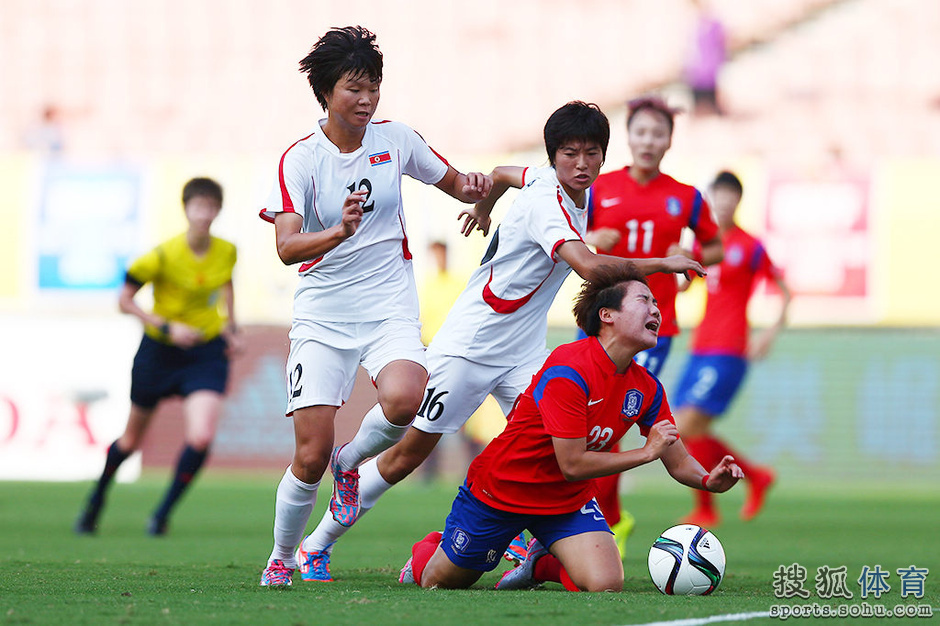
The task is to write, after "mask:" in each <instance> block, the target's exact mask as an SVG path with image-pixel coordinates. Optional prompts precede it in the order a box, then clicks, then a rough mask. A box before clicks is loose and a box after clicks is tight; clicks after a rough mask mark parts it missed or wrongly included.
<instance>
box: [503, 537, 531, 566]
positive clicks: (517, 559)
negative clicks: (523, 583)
mask: <svg viewBox="0 0 940 626" xmlns="http://www.w3.org/2000/svg"><path fill="white" fill-rule="evenodd" d="M525 553H526V539H525V531H522V532H521V533H519V534H518V535H516V538H515V539H513V540H512V542H511V543H510V544H509V547H508V548H506V552H504V553H503V558H504V559H506V560H507V561H512V562H513V563H515V564H516V565H518V564H519V563H522V562H523V561H524V560H525Z"/></svg>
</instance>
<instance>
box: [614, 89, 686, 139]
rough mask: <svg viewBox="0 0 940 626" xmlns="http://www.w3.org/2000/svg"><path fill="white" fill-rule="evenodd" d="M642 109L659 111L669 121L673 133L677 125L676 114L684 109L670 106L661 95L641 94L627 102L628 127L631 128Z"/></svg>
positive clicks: (670, 131)
mask: <svg viewBox="0 0 940 626" xmlns="http://www.w3.org/2000/svg"><path fill="white" fill-rule="evenodd" d="M640 111H658V112H659V113H661V114H662V115H664V116H665V117H666V121H668V122H669V133H670V134H672V129H673V127H674V126H675V119H676V115H678V114H679V113H682V109H679V108H676V107H671V106H669V105H668V104H666V101H665V100H663V99H662V98H661V97H659V96H641V97H639V98H634V99H633V100H630V102H628V103H627V128H630V123H631V122H632V121H633V118H634V117H635V116H636V114H637V113H639V112H640Z"/></svg>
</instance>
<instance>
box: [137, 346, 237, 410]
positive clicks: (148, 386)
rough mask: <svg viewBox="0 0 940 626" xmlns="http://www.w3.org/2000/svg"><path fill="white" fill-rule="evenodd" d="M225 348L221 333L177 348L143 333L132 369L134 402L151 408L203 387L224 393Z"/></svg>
mask: <svg viewBox="0 0 940 626" xmlns="http://www.w3.org/2000/svg"><path fill="white" fill-rule="evenodd" d="M225 348H226V345H225V340H224V339H222V338H221V337H216V338H215V339H212V340H211V341H208V342H206V343H204V344H201V345H198V346H194V347H192V348H178V347H176V346H171V345H168V344H165V343H160V342H159V341H156V340H154V339H151V338H150V337H148V336H147V335H144V338H143V339H142V340H141V341H140V347H139V348H138V349H137V354H136V355H135V356H134V366H133V368H132V369H131V402H133V403H134V404H136V405H137V406H141V407H144V408H145V409H150V408H153V407H155V406H156V405H157V403H158V402H159V401H160V400H162V399H163V398H167V397H169V396H184V397H185V396H188V395H189V394H191V393H192V392H194V391H201V390H209V391H217V392H219V393H225V386H226V384H227V383H228V357H227V356H226V355H225Z"/></svg>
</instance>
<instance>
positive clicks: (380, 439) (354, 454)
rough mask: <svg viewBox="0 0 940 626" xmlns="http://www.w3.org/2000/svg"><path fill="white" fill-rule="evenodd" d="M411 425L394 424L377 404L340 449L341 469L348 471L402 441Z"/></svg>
mask: <svg viewBox="0 0 940 626" xmlns="http://www.w3.org/2000/svg"><path fill="white" fill-rule="evenodd" d="M409 426H411V424H410V423H409V424H406V425H405V426H396V425H395V424H392V423H391V422H390V421H388V419H387V418H386V417H385V414H384V413H383V412H382V406H381V405H379V404H376V405H375V406H374V407H372V408H371V409H369V412H368V413H366V415H365V417H363V418H362V424H361V425H360V426H359V431H358V432H356V436H355V437H353V439H352V441H350V442H349V443H348V444H346V445H345V446H343V449H342V450H340V452H339V456H338V457H337V460H338V461H339V466H340V469H342V470H344V471H348V470H351V469H353V468H356V467H359V466H360V465H361V464H362V462H363V461H365V460H366V459H368V458H370V457H373V456H376V455H378V454H379V453H380V452H383V451H385V450H388V449H389V448H391V447H392V446H394V445H395V444H396V443H398V442H399V441H401V438H402V437H404V436H405V433H406V432H408V427H409Z"/></svg>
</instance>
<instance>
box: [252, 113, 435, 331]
mask: <svg viewBox="0 0 940 626" xmlns="http://www.w3.org/2000/svg"><path fill="white" fill-rule="evenodd" d="M325 122H326V120H325V119H324V120H320V127H318V128H317V130H316V131H315V132H314V133H313V134H311V135H309V136H308V137H305V138H303V139H301V140H300V141H298V142H296V143H295V144H294V145H292V146H291V147H290V148H288V149H287V151H286V152H285V153H284V155H283V156H282V157H281V161H280V165H279V167H278V177H277V181H276V182H275V184H274V187H273V189H272V191H271V194H270V196H268V200H267V203H266V204H265V207H264V208H263V209H262V210H261V217H262V219H265V220H267V221H269V222H273V221H274V216H275V215H277V214H278V213H281V212H291V213H297V214H298V215H300V216H301V217H303V220H304V222H303V232H316V231H323V230H326V229H327V228H330V227H332V226H336V225H337V224H339V223H340V222H341V220H342V214H343V202H344V201H345V200H346V197H347V196H348V195H349V194H350V193H352V192H353V191H359V190H366V191H368V192H369V194H368V196H366V200H365V202H364V203H363V211H364V215H363V218H362V223H361V224H360V225H359V229H358V230H357V231H356V233H355V234H354V235H353V236H352V237H350V238H349V239H347V240H345V241H344V242H342V243H341V244H339V245H338V246H337V247H336V248H334V249H332V250H330V251H329V252H327V253H326V254H324V255H323V256H321V257H319V258H316V259H310V260H309V261H306V262H304V263H302V264H301V265H300V268H299V273H300V276H301V279H300V284H299V285H298V286H297V291H296V292H295V294H294V319H309V320H317V321H320V322H366V321H376V320H382V319H389V318H392V317H396V316H401V317H408V318H416V317H417V315H418V296H417V292H416V290H415V281H414V273H413V270H412V267H411V253H410V252H409V250H408V237H407V235H406V234H405V215H404V212H403V211H402V203H401V177H402V174H407V175H409V176H411V177H412V178H415V179H417V180H420V181H422V182H424V183H427V184H429V185H432V184H435V183H437V182H439V181H440V180H441V179H442V178H443V177H444V174H445V173H447V167H448V166H447V162H446V161H445V160H444V159H443V158H442V157H441V156H440V155H438V154H437V153H436V152H434V151H433V150H432V149H431V148H430V147H429V146H428V145H427V144H426V143H425V142H424V140H423V139H422V138H421V136H420V135H418V133H416V132H415V131H414V130H412V129H411V128H409V127H408V126H405V125H404V124H400V123H398V122H390V121H373V122H372V123H370V124H369V125H368V126H367V127H366V130H365V135H364V136H363V139H362V146H360V148H359V149H358V150H356V151H355V152H348V153H341V152H340V151H339V149H338V148H337V147H336V146H335V145H334V144H333V143H332V142H331V141H330V140H329V139H328V138H327V137H326V135H325V134H324V133H323V131H322V129H321V127H322V126H323V124H324V123H325Z"/></svg>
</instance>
